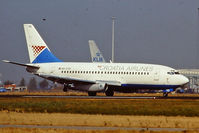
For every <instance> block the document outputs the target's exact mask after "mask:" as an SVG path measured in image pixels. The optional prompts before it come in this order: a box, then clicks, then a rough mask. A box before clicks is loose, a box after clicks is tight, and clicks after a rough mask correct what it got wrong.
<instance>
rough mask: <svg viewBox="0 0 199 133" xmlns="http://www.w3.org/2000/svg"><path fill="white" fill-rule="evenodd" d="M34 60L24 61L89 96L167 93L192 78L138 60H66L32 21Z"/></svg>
mask: <svg viewBox="0 0 199 133" xmlns="http://www.w3.org/2000/svg"><path fill="white" fill-rule="evenodd" d="M24 30H25V36H26V41H27V46H28V52H29V58H30V63H28V64H22V63H17V62H11V61H7V60H3V61H4V62H7V63H11V64H15V65H21V66H25V67H26V70H27V71H28V72H30V73H32V74H34V75H37V76H40V77H42V78H45V79H48V80H51V81H53V82H57V83H61V84H64V89H63V91H67V90H68V89H72V90H79V91H86V92H88V95H89V96H95V95H96V93H97V92H105V94H106V95H107V96H113V95H114V91H121V92H131V91H132V90H135V89H155V90H157V89H161V90H168V91H165V92H164V96H167V95H168V93H169V92H170V90H172V89H173V90H175V89H176V88H178V87H180V86H183V85H185V84H187V83H188V82H189V80H188V79H187V78H186V77H185V76H183V75H181V74H179V72H178V71H176V70H175V69H173V68H171V67H167V66H163V65H155V64H154V65H153V64H138V63H84V62H62V61H61V60H60V59H58V58H56V57H55V56H54V55H53V54H52V52H51V51H50V49H49V48H48V46H47V45H46V43H45V42H44V41H43V39H42V38H41V36H40V35H39V33H38V32H37V30H36V29H35V28H34V26H33V25H32V24H24Z"/></svg>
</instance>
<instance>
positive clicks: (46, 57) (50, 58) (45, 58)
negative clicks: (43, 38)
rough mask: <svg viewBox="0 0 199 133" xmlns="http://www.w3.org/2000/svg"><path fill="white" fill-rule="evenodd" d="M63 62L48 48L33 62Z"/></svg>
mask: <svg viewBox="0 0 199 133" xmlns="http://www.w3.org/2000/svg"><path fill="white" fill-rule="evenodd" d="M48 62H62V61H61V60H60V59H58V58H57V57H55V56H54V55H53V54H52V53H51V52H50V51H49V50H48V49H47V48H46V49H45V50H44V51H42V52H41V53H40V54H39V55H38V56H37V58H36V59H35V60H34V61H33V62H32V63H48Z"/></svg>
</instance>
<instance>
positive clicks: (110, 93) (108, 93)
mask: <svg viewBox="0 0 199 133" xmlns="http://www.w3.org/2000/svg"><path fill="white" fill-rule="evenodd" d="M105 94H106V96H113V95H114V91H113V90H112V89H108V90H107V91H105Z"/></svg>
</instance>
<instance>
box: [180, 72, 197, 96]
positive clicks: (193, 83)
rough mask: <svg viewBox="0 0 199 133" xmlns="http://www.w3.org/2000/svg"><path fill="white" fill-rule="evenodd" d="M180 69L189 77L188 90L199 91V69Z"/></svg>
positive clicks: (190, 91)
mask: <svg viewBox="0 0 199 133" xmlns="http://www.w3.org/2000/svg"><path fill="white" fill-rule="evenodd" d="M178 71H179V72H180V74H182V75H184V76H186V77H187V78H189V85H188V88H187V91H188V92H189V93H199V69H179V70H178Z"/></svg>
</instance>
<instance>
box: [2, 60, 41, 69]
mask: <svg viewBox="0 0 199 133" xmlns="http://www.w3.org/2000/svg"><path fill="white" fill-rule="evenodd" d="M2 61H3V62H5V63H11V64H15V65H19V66H25V67H31V68H35V69H39V68H40V67H39V66H34V65H31V64H23V63H18V62H12V61H8V60H2Z"/></svg>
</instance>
